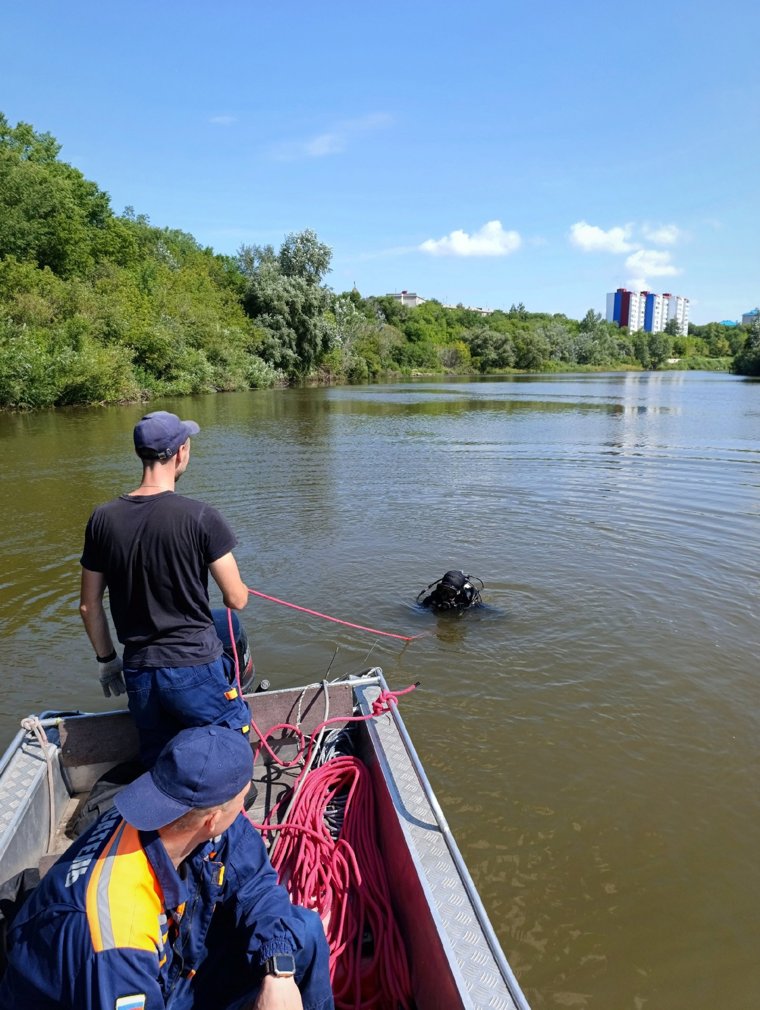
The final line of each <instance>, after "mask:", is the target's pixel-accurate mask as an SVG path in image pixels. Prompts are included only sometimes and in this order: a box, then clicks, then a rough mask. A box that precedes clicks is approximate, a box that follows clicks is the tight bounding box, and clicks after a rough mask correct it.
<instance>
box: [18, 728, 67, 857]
mask: <svg viewBox="0 0 760 1010" xmlns="http://www.w3.org/2000/svg"><path fill="white" fill-rule="evenodd" d="M21 728H22V729H23V730H24V731H25V732H26V733H29V734H30V735H31V736H34V737H36V739H37V742H38V743H39V745H40V750H41V751H42V756H43V757H44V758H45V767H46V770H47V784H48V810H49V814H50V826H49V830H48V852H51V851H52V850H53V847H54V845H55V831H56V826H57V822H58V817H57V815H56V809H55V780H54V777H53V754H54V753H55V748H54V747H53V745H52V744H51V743H50V741H49V740H48V737H47V733H46V732H45V727H44V725H43V724H42V721H41V719H40V717H39V716H37V715H29V716H27V717H26V718H25V719H22V720H21Z"/></svg>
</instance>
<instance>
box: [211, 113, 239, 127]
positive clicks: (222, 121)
mask: <svg viewBox="0 0 760 1010" xmlns="http://www.w3.org/2000/svg"><path fill="white" fill-rule="evenodd" d="M209 123H214V124H215V125H217V126H232V124H233V123H237V116H227V115H225V116H212V117H211V119H209Z"/></svg>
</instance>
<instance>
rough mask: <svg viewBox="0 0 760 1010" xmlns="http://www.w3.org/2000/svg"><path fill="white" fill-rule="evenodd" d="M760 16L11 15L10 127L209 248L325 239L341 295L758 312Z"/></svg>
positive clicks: (731, 8)
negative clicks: (55, 144) (619, 297)
mask: <svg viewBox="0 0 760 1010" xmlns="http://www.w3.org/2000/svg"><path fill="white" fill-rule="evenodd" d="M759 10H760V5H758V4H757V3H756V2H754V0H753V2H750V0H732V2H730V3H724V4H722V5H716V4H714V3H706V2H703V0H693V2H674V0H661V2H659V3H653V2H650V0H641V2H639V3H638V4H636V5H634V7H632V8H631V7H625V6H620V5H616V4H611V3H609V2H602V0H575V2H573V3H570V2H558V0H545V2H542V0H533V2H528V0H502V2H497V0H482V2H479V0H472V2H469V3H467V4H454V3H448V4H446V3H444V2H441V0H439V2H435V3H434V2H429V0H419V2H415V0H408V2H406V3H403V4H402V3H397V2H395V0H389V2H386V3H382V4H380V3H357V2H354V3H348V2H343V0H335V2H333V0H313V2H305V0H280V2H279V3H272V2H266V3H265V2H261V0H247V2H244V0H217V2H216V3H213V4H212V3H201V2H197V0H184V2H182V3H179V2H176V0H163V2H158V0H152V2H150V3H148V2H145V0H130V3H124V2H122V3H120V2H118V0H111V2H110V3H108V2H103V0H99V2H97V3H94V2H86V0H66V2H63V0H58V2H55V3H53V2H41V0H26V2H24V3H21V2H18V0H8V2H7V3H6V4H4V5H3V8H2V11H0V110H1V111H3V112H4V113H5V114H6V116H7V117H8V118H9V119H10V121H11V122H12V123H16V122H17V121H19V120H24V121H26V122H30V123H32V124H33V125H34V127H35V128H36V129H38V130H41V131H49V132H50V133H52V134H53V135H54V136H55V137H56V138H57V139H58V140H59V142H61V143H62V145H63V149H62V152H61V157H62V158H64V159H65V160H66V161H69V162H71V163H72V164H74V165H76V166H77V167H78V168H79V169H80V170H81V171H82V172H84V174H85V175H86V176H87V177H88V178H90V179H93V180H94V181H95V182H97V183H98V185H99V186H100V187H101V188H102V189H105V190H106V191H107V192H108V193H109V194H110V196H111V200H112V205H113V208H114V210H115V211H117V212H119V213H120V212H121V211H122V210H123V209H124V207H125V206H127V205H131V206H133V207H134V208H135V210H136V211H137V212H138V213H143V214H147V215H148V216H149V218H150V220H151V221H152V222H153V223H154V224H156V225H161V226H164V225H166V226H169V227H176V228H182V229H183V230H185V231H188V232H190V233H191V234H193V235H194V236H195V237H196V238H197V239H198V240H199V241H200V242H201V243H203V244H204V245H210V246H212V247H213V248H214V249H215V250H216V251H218V252H225V253H234V252H235V251H236V250H237V249H238V247H239V246H240V245H241V244H242V243H257V244H265V243H271V244H273V245H275V246H278V245H279V244H280V242H281V241H282V239H283V238H284V236H285V235H286V234H287V233H289V232H293V231H301V230H303V229H304V228H313V229H314V230H315V231H316V232H317V234H318V236H319V237H320V239H321V240H322V241H323V242H326V243H327V244H328V245H329V246H330V247H331V248H332V250H333V271H332V273H331V275H330V277H329V278H328V283H329V284H330V285H331V286H332V287H333V288H334V289H335V290H337V291H343V290H346V289H349V288H351V287H352V285H354V284H356V286H357V288H358V289H359V291H360V292H361V293H362V294H363V295H369V294H383V293H386V292H390V291H398V290H401V289H407V290H410V291H417V292H418V293H420V294H421V295H423V296H425V297H428V298H438V299H440V300H441V301H443V302H445V303H458V302H461V303H463V304H465V305H472V306H483V307H489V308H500V307H505V308H508V307H509V305H510V304H511V303H513V302H520V301H522V302H524V303H525V305H526V307H527V308H528V309H529V310H531V311H548V312H564V313H566V314H567V315H569V316H572V317H575V318H579V317H581V316H582V315H583V314H584V313H585V312H586V310H587V309H589V308H594V309H596V310H598V311H601V312H604V308H605V293H606V292H607V291H610V290H613V289H614V288H615V287H618V286H621V285H625V286H629V287H630V286H634V287H636V288H639V287H647V288H649V289H650V290H653V291H670V292H673V293H677V294H683V295H686V296H687V297H688V298H689V299H690V300H691V318H692V320H693V321H694V322H708V321H710V320H721V319H737V318H738V317H740V316H741V313H742V312H746V311H747V310H748V309H750V308H752V307H754V306H755V305H757V304H758V303H760V251H759V250H760V214H759V213H758V211H759V210H760V198H759V196H758V194H759V192H760V187H759V186H758V175H759V174H760V171H759V166H760V46H759V43H758V39H759V38H760V13H759Z"/></svg>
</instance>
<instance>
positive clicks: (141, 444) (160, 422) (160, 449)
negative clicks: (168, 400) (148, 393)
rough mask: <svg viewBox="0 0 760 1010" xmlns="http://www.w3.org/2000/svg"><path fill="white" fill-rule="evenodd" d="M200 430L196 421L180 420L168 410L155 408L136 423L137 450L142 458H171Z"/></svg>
mask: <svg viewBox="0 0 760 1010" xmlns="http://www.w3.org/2000/svg"><path fill="white" fill-rule="evenodd" d="M200 430H201V429H200V428H199V427H198V425H197V424H196V423H195V421H180V419H179V418H178V417H177V415H176V414H170V413H169V411H168V410H154V411H153V413H152V414H146V415H145V417H143V418H142V420H140V421H138V422H137V424H136V425H135V452H136V453H137V455H138V456H140V457H141V459H170V458H171V457H172V456H173V455H174V453H175V452H176V451H177V449H179V447H180V446H181V445H184V444H185V442H187V440H188V438H190V436H191V435H197V434H198V432H199V431H200Z"/></svg>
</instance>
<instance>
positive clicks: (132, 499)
mask: <svg viewBox="0 0 760 1010" xmlns="http://www.w3.org/2000/svg"><path fill="white" fill-rule="evenodd" d="M199 431H200V428H199V427H198V425H197V424H196V423H195V421H181V420H180V419H179V418H178V417H177V415H176V414H170V413H169V412H168V411H165V410H158V411H154V412H153V413H150V414H146V415H145V416H144V417H143V418H142V420H141V421H139V422H138V424H137V425H136V426H135V430H134V444H135V451H136V452H137V455H138V456H139V457H140V459H141V460H142V465H143V474H142V480H141V482H140V485H139V487H137V488H136V489H135V490H134V491H132V492H130V493H129V494H125V495H121V496H120V497H119V498H116V499H114V500H113V501H110V502H108V503H106V504H105V505H101V506H99V507H98V508H97V509H95V511H94V512H93V514H92V516H91V517H90V520H89V522H88V524H87V529H86V532H85V542H84V551H83V553H82V558H81V564H82V588H81V600H80V607H79V610H80V613H81V615H82V620H83V621H84V626H85V630H86V631H87V634H88V636H89V639H90V642H91V643H92V646H93V648H94V649H95V654H96V657H97V663H98V673H99V678H100V683H101V685H102V687H103V693H104V694H105V696H106V697H107V698H108V697H110V696H111V695H112V694H113V695H114V696H118V695H119V694H121V693H122V692H123V691H124V689H125V683H126V691H127V695H128V699H129V709H130V712H131V713H132V717H133V719H134V721H135V723H136V725H137V729H138V732H139V735H140V757H141V759H142V760H143V762H144V764H145V765H146V767H150V765H151V764H152V763H153V761H154V760H155V759H156V757H157V755H158V753H159V752H160V750H161V748H162V747H163V746H164V744H165V743H166V742H167V741H168V740H169V739H171V737H172V736H174V734H175V733H177V732H178V731H179V730H180V729H182V728H183V727H185V726H200V725H208V724H217V725H222V726H227V727H229V728H230V729H239V730H241V731H242V732H243V733H247V732H248V728H249V722H250V713H249V712H248V706H247V705H246V703H245V702H244V701H243V699H242V698H241V697H239V696H238V691H237V688H236V687H235V684H234V682H233V675H232V674H233V671H232V670H231V665H232V664H231V662H230V661H229V659H228V658H227V657H226V656H224V655H223V649H222V643H221V642H220V640H219V637H218V635H217V633H216V631H215V629H214V621H213V618H212V616H211V607H210V603H209V597H208V575H209V573H211V576H212V578H213V579H214V581H215V582H216V583H217V585H218V586H219V588H220V589H221V591H222V597H223V599H224V604H225V606H227V607H229V608H231V609H232V610H242V608H243V607H245V605H246V604H247V602H248V588H247V586H246V585H245V583H244V582H243V581H242V579H241V578H240V573H239V571H238V566H237V562H236V561H235V558H234V556H233V554H232V548H233V547H234V546H235V545H236V543H237V540H236V539H235V536H234V534H233V532H232V530H231V529H230V527H229V526H228V525H227V523H226V522H225V520H224V519H223V518H222V516H221V515H220V513H219V512H218V511H217V510H216V509H215V508H212V507H211V506H210V505H206V504H204V503H203V502H199V501H195V500H194V499H192V498H187V497H184V496H182V495H178V494H176V493H175V486H176V483H177V481H178V480H179V479H180V477H181V476H182V474H183V473H184V472H185V470H186V469H187V465H188V462H189V460H190V437H191V436H192V435H197V434H198V432H199ZM106 589H107V590H108V596H109V604H110V610H111V617H112V619H113V622H114V625H115V627H116V635H117V637H118V639H119V642H120V643H121V644H122V645H123V646H124V657H123V661H122V659H121V658H120V657H119V656H118V655H117V654H116V650H115V649H114V645H113V640H112V638H111V632H110V629H109V626H108V619H107V617H106V611H105V607H104V604H103V597H104V593H105V591H106Z"/></svg>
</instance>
